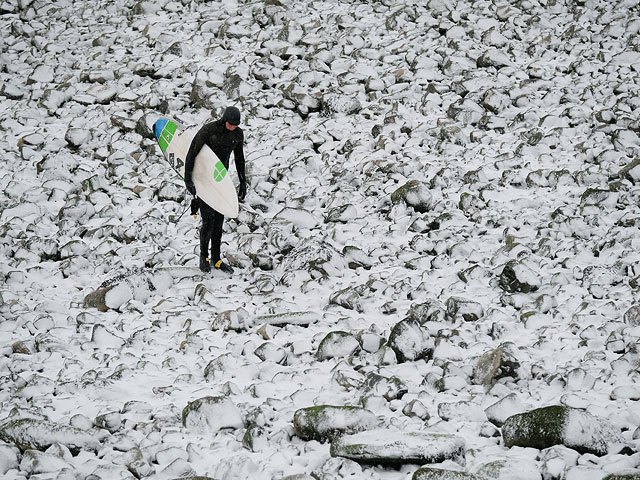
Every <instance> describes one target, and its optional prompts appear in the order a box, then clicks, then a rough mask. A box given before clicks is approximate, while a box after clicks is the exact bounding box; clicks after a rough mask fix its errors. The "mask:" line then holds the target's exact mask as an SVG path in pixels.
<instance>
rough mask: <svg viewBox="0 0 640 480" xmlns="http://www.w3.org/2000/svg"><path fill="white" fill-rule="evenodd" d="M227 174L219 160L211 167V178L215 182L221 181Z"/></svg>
mask: <svg viewBox="0 0 640 480" xmlns="http://www.w3.org/2000/svg"><path fill="white" fill-rule="evenodd" d="M226 175H227V169H226V168H224V165H223V164H222V162H221V161H220V160H218V163H216V166H215V167H214V169H213V179H214V180H215V181H216V182H221V181H222V179H223V178H224V177H225V176H226Z"/></svg>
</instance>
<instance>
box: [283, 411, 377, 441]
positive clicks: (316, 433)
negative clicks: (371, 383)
mask: <svg viewBox="0 0 640 480" xmlns="http://www.w3.org/2000/svg"><path fill="white" fill-rule="evenodd" d="M377 425H378V419H377V417H376V416H375V415H374V414H373V413H372V412H371V411H369V410H366V409H364V408H360V407H350V406H333V405H319V406H316V407H308V408H302V409H300V410H297V411H296V412H295V414H294V416H293V428H294V429H295V432H296V435H298V436H299V437H300V438H302V439H303V440H317V441H319V442H325V441H327V440H329V441H331V440H333V439H335V438H337V437H339V436H342V435H345V434H352V433H357V432H362V431H364V430H370V429H372V428H375V427H376V426H377Z"/></svg>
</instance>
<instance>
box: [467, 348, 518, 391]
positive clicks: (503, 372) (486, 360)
mask: <svg viewBox="0 0 640 480" xmlns="http://www.w3.org/2000/svg"><path fill="white" fill-rule="evenodd" d="M518 368H520V362H518V359H517V358H516V357H515V355H514V354H513V350H512V348H510V347H509V345H501V346H499V347H498V348H495V349H493V350H491V351H489V352H487V353H485V354H484V355H482V356H481V357H480V358H479V359H478V363H477V364H476V366H475V368H474V369H473V380H474V381H475V383H477V384H479V385H484V386H485V387H488V388H490V387H491V386H493V385H494V384H495V383H496V382H497V381H498V380H500V379H501V378H511V379H513V380H516V379H517V378H518Z"/></svg>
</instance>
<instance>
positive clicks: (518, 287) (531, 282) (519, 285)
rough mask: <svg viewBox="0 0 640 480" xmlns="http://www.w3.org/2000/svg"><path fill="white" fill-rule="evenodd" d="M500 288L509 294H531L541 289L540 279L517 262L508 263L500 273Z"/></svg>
mask: <svg viewBox="0 0 640 480" xmlns="http://www.w3.org/2000/svg"><path fill="white" fill-rule="evenodd" d="M500 287H501V288H502V289H503V290H504V291H506V292H509V293H531V292H535V291H537V290H538V288H539V279H538V278H537V275H535V274H534V273H533V272H532V271H531V270H530V269H529V268H528V267H526V266H525V265H522V264H521V263H519V262H518V261H516V260H510V261H509V262H507V263H506V264H505V265H504V267H503V269H502V272H501V273H500Z"/></svg>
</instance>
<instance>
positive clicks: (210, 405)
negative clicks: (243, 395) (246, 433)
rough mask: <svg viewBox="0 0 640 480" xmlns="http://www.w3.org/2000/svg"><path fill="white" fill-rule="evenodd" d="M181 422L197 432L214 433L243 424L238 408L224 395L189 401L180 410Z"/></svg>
mask: <svg viewBox="0 0 640 480" xmlns="http://www.w3.org/2000/svg"><path fill="white" fill-rule="evenodd" d="M182 424H183V425H184V426H185V427H186V428H188V429H189V430H193V431H195V432H198V433H215V432H217V431H219V430H222V429H224V428H230V429H238V428H242V426H243V419H242V413H241V412H240V409H239V408H238V407H237V406H236V405H235V404H234V403H233V402H232V401H231V400H230V399H229V398H226V397H213V396H207V397H202V398H199V399H198V400H194V401H193V402H189V403H188V404H187V406H186V407H184V409H183V410H182Z"/></svg>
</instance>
